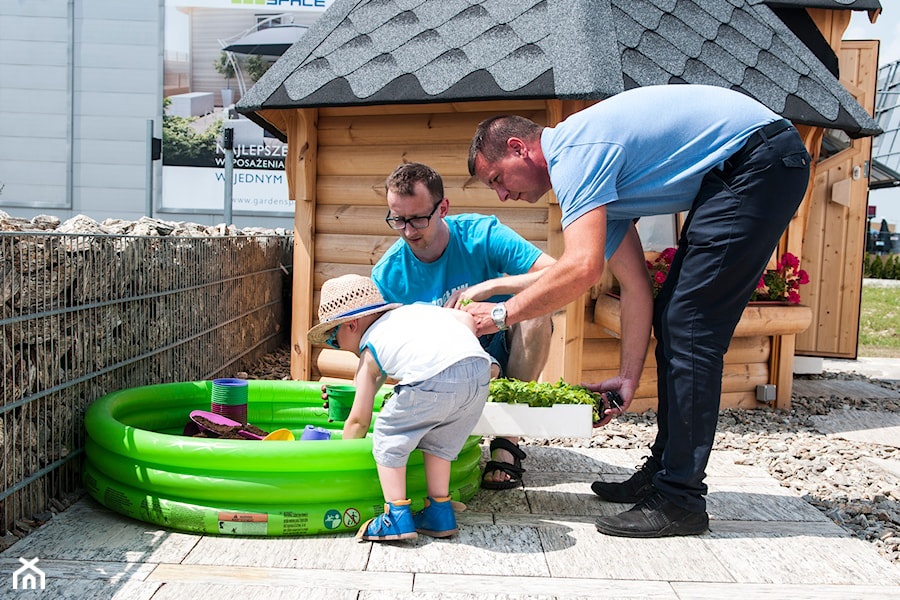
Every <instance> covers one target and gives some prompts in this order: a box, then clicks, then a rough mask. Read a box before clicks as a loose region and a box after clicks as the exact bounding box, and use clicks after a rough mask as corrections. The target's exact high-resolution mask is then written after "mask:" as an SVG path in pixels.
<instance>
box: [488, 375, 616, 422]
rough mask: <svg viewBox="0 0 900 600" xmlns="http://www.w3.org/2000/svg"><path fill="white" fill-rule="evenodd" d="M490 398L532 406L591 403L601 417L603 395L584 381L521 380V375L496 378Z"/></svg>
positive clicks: (597, 417)
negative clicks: (583, 382) (588, 387)
mask: <svg viewBox="0 0 900 600" xmlns="http://www.w3.org/2000/svg"><path fill="white" fill-rule="evenodd" d="M488 402H506V403H507V404H527V405H528V406H536V407H541V406H553V405H554V404H590V405H591V406H592V407H593V419H594V422H597V421H599V420H600V419H601V416H602V415H600V407H601V406H603V397H602V396H601V395H600V394H598V393H595V392H592V391H590V390H589V389H587V388H584V387H581V386H580V385H569V384H568V383H566V382H564V381H563V380H562V379H560V380H559V381H558V382H556V383H539V382H537V381H519V380H518V379H493V380H491V384H490V395H489V396H488Z"/></svg>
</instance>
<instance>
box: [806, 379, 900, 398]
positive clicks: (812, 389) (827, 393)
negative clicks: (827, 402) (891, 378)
mask: <svg viewBox="0 0 900 600" xmlns="http://www.w3.org/2000/svg"><path fill="white" fill-rule="evenodd" d="M792 393H793V394H797V395H799V396H812V397H822V398H830V397H831V396H836V397H838V398H870V399H893V400H900V392H897V391H895V390H890V389H888V388H885V387H882V386H880V385H878V384H875V383H870V382H868V381H862V380H851V379H802V378H795V379H794V387H793V390H792Z"/></svg>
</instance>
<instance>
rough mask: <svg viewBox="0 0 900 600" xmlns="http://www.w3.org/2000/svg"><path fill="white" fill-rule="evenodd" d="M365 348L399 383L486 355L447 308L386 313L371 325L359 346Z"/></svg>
mask: <svg viewBox="0 0 900 600" xmlns="http://www.w3.org/2000/svg"><path fill="white" fill-rule="evenodd" d="M359 346H360V352H362V350H363V349H365V348H368V349H369V350H370V351H371V352H372V354H373V355H374V356H375V360H376V362H377V363H378V366H379V367H380V368H381V370H382V372H383V373H385V374H387V375H388V376H389V377H392V378H394V379H396V380H398V383H400V384H410V383H416V382H418V381H424V380H425V379H428V378H429V377H433V376H434V375H437V374H438V373H440V372H441V371H443V370H444V369H446V368H447V367H449V366H450V365H453V364H456V363H458V362H459V361H461V360H463V359H464V358H469V357H481V358H484V360H486V361H489V360H490V356H488V354H487V352H485V351H484V349H482V347H481V344H480V343H479V342H478V338H476V337H475V334H473V333H472V331H471V330H470V329H469V328H468V327H466V326H465V325H463V324H462V323H461V322H460V321H458V320H457V319H456V317H454V316H453V315H452V314H451V313H450V309H447V308H442V307H440V306H434V305H431V304H409V305H406V306H401V307H399V308H395V309H394V310H390V311H388V312H386V313H384V315H383V316H382V317H381V318H379V319H378V320H377V321H375V322H374V323H372V325H371V326H370V327H369V329H368V330H366V332H365V333H364V334H363V336H362V339H361V340H360V343H359Z"/></svg>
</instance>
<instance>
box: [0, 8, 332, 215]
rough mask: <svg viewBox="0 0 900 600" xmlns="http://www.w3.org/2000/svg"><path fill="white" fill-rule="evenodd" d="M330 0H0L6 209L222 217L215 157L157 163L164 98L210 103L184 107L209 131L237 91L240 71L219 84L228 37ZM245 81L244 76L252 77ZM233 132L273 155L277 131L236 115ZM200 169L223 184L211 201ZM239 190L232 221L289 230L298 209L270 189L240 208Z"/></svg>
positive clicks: (0, 174) (1, 166)
mask: <svg viewBox="0 0 900 600" xmlns="http://www.w3.org/2000/svg"><path fill="white" fill-rule="evenodd" d="M331 2H332V0H302V1H298V0H254V1H253V2H247V1H246V0H245V1H243V2H234V1H233V0H180V1H179V2H177V3H176V2H172V1H171V0H155V1H153V0H147V1H143V2H120V1H115V0H68V1H65V2H64V1H56V2H50V1H40V2H3V3H0V105H2V107H3V110H2V111H0V210H2V211H5V212H7V213H9V214H11V215H13V216H17V217H25V218H31V217H33V216H35V215H38V214H51V215H55V216H58V217H59V218H61V219H63V220H65V219H67V218H69V217H72V216H75V215H77V214H84V215H87V216H89V217H92V218H94V219H97V220H101V221H102V220H103V219H106V218H120V219H127V220H136V219H138V218H140V217H141V216H144V215H147V214H148V213H152V216H154V217H157V218H160V219H165V220H172V221H193V222H197V223H201V224H204V225H214V224H217V223H221V222H223V213H224V182H223V178H222V172H223V168H222V167H221V166H220V164H213V165H211V166H206V167H202V168H201V167H197V168H194V169H192V170H193V171H194V173H193V176H191V175H186V174H185V173H184V172H183V171H182V172H180V173H179V174H178V175H175V174H169V180H168V183H167V181H166V175H167V174H166V173H165V170H166V169H167V168H168V167H166V168H164V167H163V164H162V163H163V161H160V160H155V161H154V160H152V154H151V148H152V138H158V139H162V138H163V137H164V135H163V114H164V109H163V101H164V98H168V97H170V96H177V95H182V97H181V98H176V99H174V100H172V101H170V102H169V103H168V104H169V106H170V107H171V106H172V104H173V103H174V104H175V105H176V106H175V108H174V109H168V110H175V111H183V110H186V111H188V113H190V112H198V111H200V110H203V106H206V105H208V104H211V105H212V107H211V109H210V110H208V111H205V112H204V114H203V115H199V114H198V115H192V114H188V117H191V118H193V117H197V119H196V122H194V123H195V124H194V125H193V127H195V128H200V127H201V126H203V130H204V131H205V130H206V128H208V127H209V126H214V125H215V121H216V120H217V119H224V118H227V117H229V116H232V115H231V114H230V113H229V112H228V111H227V110H226V109H227V108H228V106H230V105H231V103H233V102H234V101H237V100H238V97H239V93H240V88H241V86H240V84H239V80H238V79H237V78H232V79H230V80H226V79H225V78H224V77H223V75H222V73H221V72H220V71H219V70H218V69H216V67H215V65H214V63H215V62H216V61H217V60H218V59H219V58H220V57H221V54H222V48H223V47H224V46H223V43H224V44H226V45H227V44H229V43H235V42H237V41H239V40H241V39H242V38H244V37H245V36H246V35H247V34H248V33H252V32H253V30H254V29H255V28H259V29H267V28H270V27H273V26H282V25H291V26H296V27H297V28H298V29H299V26H304V27H306V26H308V25H310V24H311V23H313V22H314V21H315V20H316V19H318V17H319V16H320V15H321V14H322V13H323V12H324V11H325V9H326V8H327V7H328V6H329V5H330V4H331ZM283 15H287V16H283ZM279 18H281V19H282V20H278V19H279ZM250 56H255V55H244V60H242V61H241V66H242V67H245V68H246V62H245V60H246V58H250ZM262 60H263V61H265V60H269V59H268V58H266V57H265V56H263V58H262ZM242 74H243V75H244V76H247V73H246V71H245V72H242ZM246 85H247V87H249V86H251V85H252V81H251V80H249V78H248V81H246ZM229 88H231V89H233V92H232V94H231V95H232V99H231V100H230V102H225V103H224V106H223V101H222V90H223V89H226V90H227V89H229ZM164 89H165V91H164ZM191 94H197V95H196V96H190V95H191ZM207 94H209V95H207ZM184 95H188V97H184ZM210 95H211V98H212V102H211V103H210V102H208V100H209V99H210ZM226 100H228V98H227V97H226ZM204 103H206V104H204ZM185 106H186V107H187V108H185ZM168 110H167V112H168ZM219 127H221V125H219ZM236 129H240V131H241V132H243V133H238V136H237V137H238V139H237V140H236V146H237V145H238V144H240V143H241V141H242V140H243V141H246V140H247V139H250V140H257V138H258V141H259V144H257V148H254V149H250V148H249V144H247V146H248V148H247V150H246V152H245V153H244V157H245V158H246V157H248V156H251V155H252V156H254V157H255V156H256V155H255V154H253V153H255V152H258V151H261V152H263V153H265V152H269V153H270V154H271V153H277V149H276V150H272V149H271V148H274V147H276V146H277V144H275V140H269V139H266V138H265V137H264V136H263V134H261V133H259V135H257V133H256V132H253V131H250V130H249V129H248V128H246V127H243V124H240V125H237V126H236ZM245 130H246V131H245ZM242 136H243V137H242ZM217 145H218V140H216V141H215V142H213V148H214V152H215V151H221V148H217ZM260 148H261V150H260ZM238 153H239V150H236V152H235V155H236V156H237V155H238ZM205 160H207V162H209V161H213V162H214V163H215V161H216V159H215V157H206V158H205ZM266 164H270V163H266ZM278 172H279V171H278V170H277V169H266V170H264V171H263V172H257V171H253V174H250V175H248V174H246V173H244V172H243V171H242V170H241V168H240V166H238V165H236V167H235V180H236V181H243V182H245V183H246V182H253V181H262V182H266V181H268V182H270V183H271V182H275V184H276V185H277V179H278V176H277V175H276V173H278ZM281 172H283V171H281ZM176 173H178V171H177V170H176ZM198 174H202V175H204V176H206V177H205V179H210V178H212V179H213V180H217V181H218V187H217V190H222V194H223V202H221V203H219V202H217V199H215V198H213V199H211V198H210V197H209V196H210V193H213V194H215V195H218V193H219V192H218V191H215V192H210V186H208V185H205V184H204V183H203V182H202V181H201V183H200V184H198V183H197V182H198V181H199V180H201V179H203V177H199V178H198V177H197V175H198ZM164 188H166V189H165V194H164V193H163V189H164ZM246 196H247V195H246V194H245V195H243V196H242V195H241V194H240V192H239V191H238V190H237V188H236V191H235V194H234V198H235V204H234V205H233V211H234V213H233V214H234V218H233V222H234V224H235V225H237V226H239V227H247V226H262V227H285V228H292V227H293V209H292V208H290V207H287V208H286V207H284V206H280V207H279V205H277V202H276V200H277V199H276V200H273V197H274V196H273V194H265V193H264V194H259V195H257V196H258V197H256V201H257V204H256V205H254V204H253V202H252V195H251V202H250V203H249V204H248V203H246V202H245V203H243V204H241V203H240V202H239V201H240V199H241V198H244V197H246ZM283 196H284V198H286V196H287V185H286V183H285V184H284V185H283ZM278 201H282V203H283V200H278Z"/></svg>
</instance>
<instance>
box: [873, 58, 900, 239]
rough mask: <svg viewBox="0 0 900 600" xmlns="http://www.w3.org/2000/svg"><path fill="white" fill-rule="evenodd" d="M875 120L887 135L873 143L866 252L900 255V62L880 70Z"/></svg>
mask: <svg viewBox="0 0 900 600" xmlns="http://www.w3.org/2000/svg"><path fill="white" fill-rule="evenodd" d="M875 119H876V120H877V121H878V125H879V126H880V127H881V129H883V130H884V133H882V134H881V135H879V136H877V137H876V138H874V139H873V141H872V166H871V173H870V175H869V190H870V191H869V212H868V229H867V230H868V240H867V243H866V251H867V252H877V253H880V254H895V253H897V252H900V242H898V232H897V223H900V61H894V62H892V63H888V64H886V65H882V66H881V67H880V68H879V69H878V92H877V94H876V99H875Z"/></svg>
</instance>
